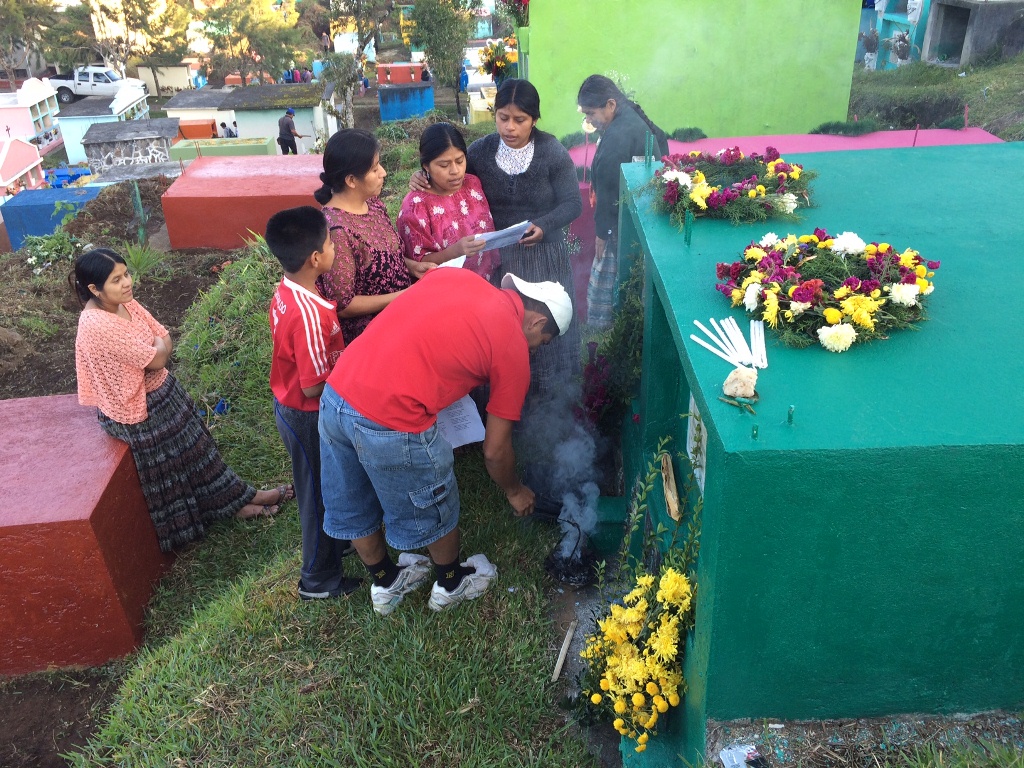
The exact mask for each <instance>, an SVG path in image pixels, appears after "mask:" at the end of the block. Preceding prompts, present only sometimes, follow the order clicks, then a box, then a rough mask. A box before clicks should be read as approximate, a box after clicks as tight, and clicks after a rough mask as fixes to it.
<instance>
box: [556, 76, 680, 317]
mask: <svg viewBox="0 0 1024 768" xmlns="http://www.w3.org/2000/svg"><path fill="white" fill-rule="evenodd" d="M576 103H577V104H578V105H579V108H580V110H581V111H582V112H583V114H584V116H585V117H586V118H587V120H588V121H589V122H590V124H591V125H593V126H594V127H595V128H597V130H599V131H601V142H600V143H599V144H598V145H597V152H596V153H595V154H594V162H593V163H592V164H591V172H590V179H591V186H592V188H593V190H594V200H595V205H594V226H595V229H596V235H597V239H596V240H595V243H594V265H593V267H592V268H591V270H590V281H589V283H588V285H587V323H588V324H590V325H592V326H595V327H597V328H602V329H603V328H608V327H609V326H610V325H611V323H612V313H613V311H614V309H615V307H614V302H615V288H616V284H617V282H618V230H619V169H620V167H621V166H622V164H623V163H629V162H632V160H633V158H634V157H639V156H641V155H643V154H644V151H645V149H646V142H647V134H648V133H650V134H651V135H652V136H654V144H655V150H654V151H655V157H661V156H662V155H667V154H668V136H666V135H665V132H664V131H663V130H661V128H659V127H658V126H656V125H655V124H654V123H653V122H652V121H651V119H650V118H649V117H647V115H646V114H644V111H643V110H642V109H640V105H639V104H637V103H636V102H634V101H631V100H630V99H629V98H628V97H627V96H626V95H625V94H624V93H623V92H622V91H621V90H619V87H618V86H617V85H615V83H614V82H612V81H611V80H610V79H608V78H607V77H605V76H604V75H591V76H590V77H588V78H587V79H586V80H584V81H583V85H581V86H580V90H579V94H578V95H577V96H576Z"/></svg>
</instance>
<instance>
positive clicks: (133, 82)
mask: <svg viewBox="0 0 1024 768" xmlns="http://www.w3.org/2000/svg"><path fill="white" fill-rule="evenodd" d="M50 85H52V86H53V87H54V88H56V89H57V100H58V101H60V103H61V104H70V103H71V102H72V101H74V100H75V99H76V98H78V97H79V96H116V95H117V92H118V91H119V90H121V89H122V88H129V87H135V88H141V89H142V90H143V91H145V92H146V93H148V92H149V89H148V88H147V87H146V84H145V83H144V82H142V81H141V80H138V79H136V78H134V77H121V76H120V75H119V74H117V72H115V71H114V70H113V69H111V68H110V67H108V66H106V65H104V64H93V65H91V66H88V67H78V68H76V69H75V70H74V71H72V72H70V73H68V74H66V75H52V76H51V77H50Z"/></svg>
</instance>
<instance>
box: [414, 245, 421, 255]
mask: <svg viewBox="0 0 1024 768" xmlns="http://www.w3.org/2000/svg"><path fill="white" fill-rule="evenodd" d="M412 252H413V253H415V254H416V255H417V256H419V255H420V254H421V253H422V252H423V246H422V245H417V246H416V247H415V248H413V249H412Z"/></svg>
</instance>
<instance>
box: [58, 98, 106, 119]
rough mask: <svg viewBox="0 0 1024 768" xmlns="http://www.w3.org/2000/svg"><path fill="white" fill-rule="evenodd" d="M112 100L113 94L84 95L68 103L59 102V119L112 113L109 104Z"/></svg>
mask: <svg viewBox="0 0 1024 768" xmlns="http://www.w3.org/2000/svg"><path fill="white" fill-rule="evenodd" d="M113 101H114V97H113V96H86V97H85V98H84V99H79V100H78V101H73V102H71V103H70V104H61V105H60V119H61V120H63V119H64V118H66V117H96V116H98V115H104V116H106V115H112V114H114V113H113V112H111V111H110V105H111V104H112V103H113Z"/></svg>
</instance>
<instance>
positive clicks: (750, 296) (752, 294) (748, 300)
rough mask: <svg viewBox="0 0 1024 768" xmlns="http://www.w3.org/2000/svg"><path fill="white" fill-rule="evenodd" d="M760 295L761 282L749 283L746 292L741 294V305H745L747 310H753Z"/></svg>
mask: <svg viewBox="0 0 1024 768" xmlns="http://www.w3.org/2000/svg"><path fill="white" fill-rule="evenodd" d="M760 297H761V284H760V283H751V284H750V285H748V286H747V291H746V293H744V294H743V306H744V307H746V309H747V312H753V311H754V310H755V309H757V300H758V299H759V298H760Z"/></svg>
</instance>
